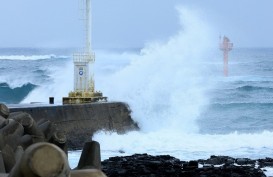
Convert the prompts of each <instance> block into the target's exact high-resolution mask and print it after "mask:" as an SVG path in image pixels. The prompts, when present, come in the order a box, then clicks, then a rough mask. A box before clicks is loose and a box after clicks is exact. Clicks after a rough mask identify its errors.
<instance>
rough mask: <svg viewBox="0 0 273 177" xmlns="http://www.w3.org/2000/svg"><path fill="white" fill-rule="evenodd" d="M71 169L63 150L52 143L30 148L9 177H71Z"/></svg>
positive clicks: (35, 145)
mask: <svg viewBox="0 0 273 177" xmlns="http://www.w3.org/2000/svg"><path fill="white" fill-rule="evenodd" d="M69 174H70V167H69V165H68V160H67V156H66V154H65V153H64V151H63V150H61V149H60V148H59V147H57V146H56V145H54V144H51V143H36V144H33V145H31V146H29V147H28V148H27V149H26V150H25V152H24V154H23V155H22V157H21V159H20V161H19V162H18V163H16V165H15V167H14V168H13V169H12V171H11V172H10V174H9V177H69Z"/></svg>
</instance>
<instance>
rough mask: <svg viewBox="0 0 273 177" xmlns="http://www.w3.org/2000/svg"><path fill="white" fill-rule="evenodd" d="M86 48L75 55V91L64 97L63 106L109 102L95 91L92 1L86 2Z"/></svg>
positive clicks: (85, 0) (86, 0)
mask: <svg viewBox="0 0 273 177" xmlns="http://www.w3.org/2000/svg"><path fill="white" fill-rule="evenodd" d="M84 3H85V9H84V12H85V14H84V23H85V47H84V49H83V50H82V51H81V52H78V53H74V54H73V63H74V91H71V92H70V93H69V94H68V97H63V104H80V103H90V102H97V101H107V97H104V96H103V94H102V93H101V92H97V91H95V81H94V76H93V75H94V73H93V67H92V66H93V64H94V62H95V53H94V52H93V51H92V46H91V18H90V14H91V11H90V6H91V2H90V0H84Z"/></svg>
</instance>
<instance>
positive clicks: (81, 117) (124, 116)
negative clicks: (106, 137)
mask: <svg viewBox="0 0 273 177" xmlns="http://www.w3.org/2000/svg"><path fill="white" fill-rule="evenodd" d="M9 110H10V112H20V111H23V112H27V113H29V114H30V115H31V116H32V117H33V119H34V120H36V121H39V120H41V119H47V120H50V121H52V122H54V123H55V124H56V126H57V128H58V129H59V130H61V131H63V132H64V133H65V134H66V135H67V139H68V147H69V148H71V149H80V148H81V147H82V146H83V144H84V142H85V141H87V140H90V139H91V137H92V135H93V134H94V133H95V132H97V131H100V130H103V131H110V132H117V133H119V134H123V133H126V132H127V131H131V130H138V126H137V124H136V123H135V122H134V121H133V120H132V118H131V115H130V113H131V110H130V108H129V106H128V105H127V104H126V103H123V102H102V103H90V104H73V105H58V106H37V107H16V108H9Z"/></svg>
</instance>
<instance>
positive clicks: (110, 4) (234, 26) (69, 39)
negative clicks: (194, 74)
mask: <svg viewBox="0 0 273 177" xmlns="http://www.w3.org/2000/svg"><path fill="white" fill-rule="evenodd" d="M178 5H179V6H183V7H186V8H190V9H193V10H195V11H198V12H200V14H202V15H201V17H200V18H201V19H203V20H204V21H205V22H206V23H207V24H208V25H209V26H210V27H211V28H212V29H213V31H214V32H215V38H216V39H215V41H217V42H218V37H219V35H226V36H228V37H229V38H230V40H231V41H232V42H233V43H234V45H235V46H237V47H273V22H272V19H273V11H272V7H273V1H272V0H228V1H227V0H225V1H224V0H218V1H216V0H161V1H158V0H92V25H93V26H92V46H93V48H132V47H137V48H139V47H143V46H144V45H145V43H147V42H150V41H154V40H163V41H164V40H167V39H168V38H169V37H170V36H172V35H174V34H175V33H176V32H177V31H179V29H180V22H179V18H178V12H177V10H176V7H177V6H178ZM80 14H81V13H80V10H79V0H57V1H56V0H24V1H22V0H8V1H6V0H1V1H0V23H1V25H0V47H33V48H35V47H49V48H52V47H77V46H79V45H82V43H83V25H82V24H83V23H82V21H81V20H80V19H79V18H80Z"/></svg>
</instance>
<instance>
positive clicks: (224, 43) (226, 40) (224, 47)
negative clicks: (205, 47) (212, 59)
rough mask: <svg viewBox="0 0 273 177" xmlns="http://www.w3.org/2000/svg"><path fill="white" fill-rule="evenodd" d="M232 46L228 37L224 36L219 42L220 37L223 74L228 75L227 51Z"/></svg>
mask: <svg viewBox="0 0 273 177" xmlns="http://www.w3.org/2000/svg"><path fill="white" fill-rule="evenodd" d="M232 47H233V43H231V42H230V40H229V38H227V37H226V36H224V37H223V41H222V42H221V37H220V50H222V51H223V54H224V76H228V52H229V51H231V50H232Z"/></svg>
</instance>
